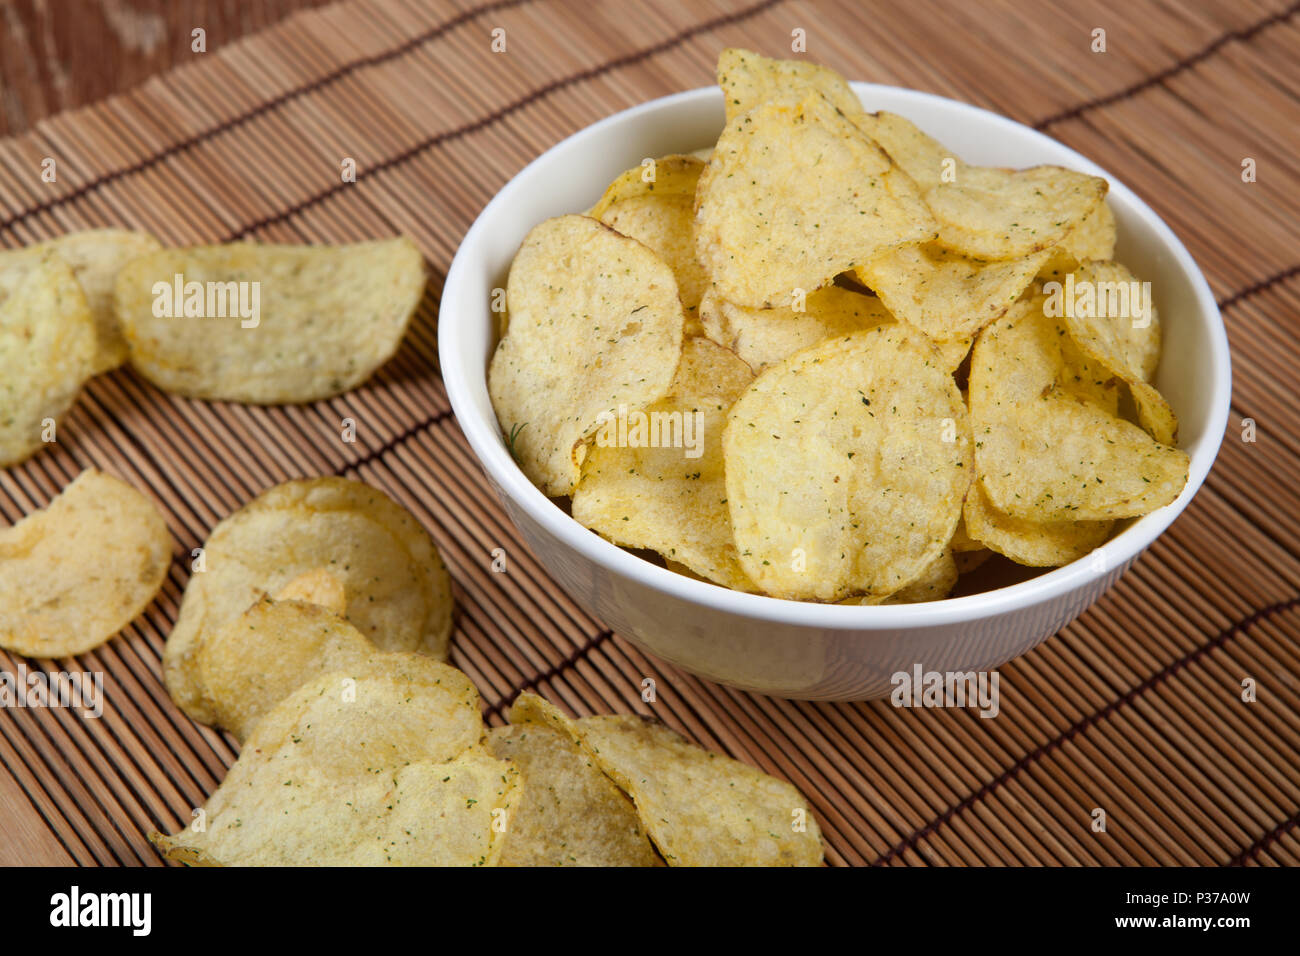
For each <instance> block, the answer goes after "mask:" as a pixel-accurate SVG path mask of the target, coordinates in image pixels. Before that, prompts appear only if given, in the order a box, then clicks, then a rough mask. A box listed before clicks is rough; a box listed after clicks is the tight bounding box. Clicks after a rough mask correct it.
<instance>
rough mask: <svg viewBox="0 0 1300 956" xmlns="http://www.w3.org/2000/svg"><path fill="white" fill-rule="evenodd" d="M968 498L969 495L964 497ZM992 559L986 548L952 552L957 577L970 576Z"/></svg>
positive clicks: (990, 552) (991, 554)
mask: <svg viewBox="0 0 1300 956" xmlns="http://www.w3.org/2000/svg"><path fill="white" fill-rule="evenodd" d="M966 496H967V497H968V498H969V497H970V493H969V492H967V495H966ZM991 557H993V552H992V551H991V550H990V549H988V548H976V549H974V550H973V551H954V552H953V553H952V560H953V563H954V564H955V565H957V575H958V577H960V576H961V575H963V574H970V573H971V572H972V571H974V570H975V569H976V568H978V567H979V566H980V565H981V564H983V563H984V562H985V561H987V560H988V559H989V558H991Z"/></svg>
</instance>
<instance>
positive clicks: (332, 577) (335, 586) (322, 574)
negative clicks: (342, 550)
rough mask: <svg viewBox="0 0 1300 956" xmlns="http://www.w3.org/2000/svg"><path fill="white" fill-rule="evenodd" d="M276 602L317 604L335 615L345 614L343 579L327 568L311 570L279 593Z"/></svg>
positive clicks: (346, 606)
mask: <svg viewBox="0 0 1300 956" xmlns="http://www.w3.org/2000/svg"><path fill="white" fill-rule="evenodd" d="M275 599H276V600H277V601H291V600H292V601H306V602H307V603H308V604H319V605H320V606H321V607H323V608H328V609H329V610H331V611H333V612H334V613H335V614H347V612H348V595H347V587H346V585H344V583H343V579H342V578H341V577H339V576H338V575H337V574H335V573H334V572H333V571H331V570H329V569H328V568H312V569H311V570H310V571H304V572H303V573H302V574H300V575H298V576H297V577H296V578H294V579H293V580H292V581H290V582H289V583H288V584H286V585H285V586H284V587H282V588H280V590H279V591H276V592H275Z"/></svg>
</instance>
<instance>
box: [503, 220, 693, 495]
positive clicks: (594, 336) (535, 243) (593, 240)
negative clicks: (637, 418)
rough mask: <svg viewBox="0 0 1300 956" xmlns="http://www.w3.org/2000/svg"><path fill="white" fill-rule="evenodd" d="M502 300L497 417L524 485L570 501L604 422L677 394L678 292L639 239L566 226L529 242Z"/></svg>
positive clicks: (576, 223) (585, 225)
mask: <svg viewBox="0 0 1300 956" xmlns="http://www.w3.org/2000/svg"><path fill="white" fill-rule="evenodd" d="M506 299H507V303H508V306H509V309H510V324H509V326H508V328H507V330H506V334H505V337H504V338H503V339H502V340H501V343H500V344H499V345H498V346H497V349H496V352H495V353H494V354H493V356H492V364H491V366H490V368H489V370H488V392H489V394H490V395H491V398H492V405H493V407H494V408H495V409H496V413H497V420H498V422H499V423H500V425H501V429H502V431H503V433H504V434H505V436H507V441H508V442H509V445H510V449H511V451H512V453H513V454H514V456H515V459H516V460H517V461H518V462H519V463H520V467H521V468H523V470H524V473H525V474H527V475H528V477H529V478H530V479H532V481H533V482H534V483H535V484H537V485H538V486H539V487H540V488H541V489H542V490H543V491H544V492H545V493H546V494H548V495H551V496H557V495H567V494H571V493H572V492H573V489H574V488H575V487H577V484H578V478H579V475H580V472H581V466H582V460H583V457H584V456H585V454H586V443H587V441H588V440H589V439H590V438H591V437H592V436H593V435H594V434H595V433H596V430H597V429H598V428H599V427H600V422H601V419H602V415H604V414H610V415H615V416H617V415H618V414H619V409H620V408H623V409H624V411H625V412H626V411H627V410H634V409H641V408H644V407H645V406H647V405H649V404H650V403H651V402H653V401H656V400H657V399H659V398H661V397H663V395H664V393H665V392H666V391H667V390H668V386H669V384H670V383H671V382H672V379H673V374H674V373H675V372H676V371H677V363H678V361H679V360H680V359H681V354H682V327H683V324H684V321H685V317H684V315H683V312H682V304H681V300H680V299H679V297H678V292H677V281H676V279H675V278H674V277H673V273H672V270H671V269H670V268H669V267H668V265H667V264H666V263H665V262H664V261H663V260H662V259H660V258H659V257H658V256H657V255H655V254H654V253H653V252H652V251H650V249H649V248H647V247H646V246H644V245H642V244H641V243H639V242H637V241H636V240H635V239H629V238H627V237H626V236H623V235H620V234H619V233H617V232H615V231H614V230H613V229H611V228H610V227H609V226H606V225H605V224H604V223H601V222H599V221H598V220H595V219H591V218H588V217H586V216H561V217H559V218H558V219H548V220H547V221H546V222H544V223H542V224H541V225H539V226H537V227H536V228H534V229H533V230H532V231H531V232H530V233H529V234H528V236H527V237H526V238H525V239H524V242H523V246H522V247H521V248H520V250H519V253H518V254H517V255H516V256H515V260H514V262H513V264H512V265H511V266H510V276H509V279H508V281H507V288H506Z"/></svg>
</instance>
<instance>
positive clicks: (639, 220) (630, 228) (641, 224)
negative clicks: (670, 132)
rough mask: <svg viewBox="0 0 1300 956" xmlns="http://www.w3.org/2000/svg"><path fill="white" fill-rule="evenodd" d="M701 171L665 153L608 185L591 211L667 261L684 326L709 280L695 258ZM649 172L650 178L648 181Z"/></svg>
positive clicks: (689, 159)
mask: <svg viewBox="0 0 1300 956" xmlns="http://www.w3.org/2000/svg"><path fill="white" fill-rule="evenodd" d="M703 169H704V163H703V162H702V161H701V160H699V159H696V158H695V157H694V156H665V157H663V158H661V159H657V160H655V161H654V164H653V165H652V166H649V167H647V166H636V167H634V168H632V169H629V170H628V171H627V172H625V173H623V174H622V175H621V176H619V177H618V178H617V179H615V180H614V181H613V182H612V183H610V185H609V188H608V189H606V190H605V195H604V196H602V197H601V199H600V202H598V203H596V205H595V207H594V208H593V209H592V210H591V215H592V217H594V218H596V219H599V220H600V221H601V222H603V223H605V224H606V225H607V226H610V227H612V228H613V229H615V230H617V231H618V232H620V233H622V234H623V235H625V236H629V237H631V238H633V239H635V240H637V241H638V242H641V243H644V244H645V245H647V246H649V247H650V248H651V249H652V250H653V251H654V252H655V253H656V254H657V255H658V256H659V257H660V258H661V259H663V260H664V261H665V262H666V263H668V265H669V267H670V268H671V269H672V270H673V276H674V277H675V278H676V279H677V292H678V294H679V295H680V296H681V299H682V307H683V308H684V309H685V310H686V322H687V324H688V325H689V324H691V323H692V321H693V320H695V319H696V318H697V316H696V311H697V310H698V309H699V307H700V298H701V296H703V295H704V290H705V288H706V287H707V286H708V284H709V277H708V276H707V275H705V273H704V267H703V266H701V265H700V263H699V260H697V259H696V258H695V186H696V184H697V183H698V182H699V179H700V172H701V171H702V170H703ZM649 175H653V177H654V178H653V179H652V180H650V181H648V182H647V181H646V177H647V176H649Z"/></svg>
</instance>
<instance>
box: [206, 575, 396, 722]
mask: <svg viewBox="0 0 1300 956" xmlns="http://www.w3.org/2000/svg"><path fill="white" fill-rule="evenodd" d="M378 653H380V652H379V649H378V648H376V647H375V645H374V644H373V643H371V641H370V640H369V639H368V638H367V637H366V636H365V635H364V634H362V633H361V632H360V631H358V630H357V629H356V628H355V627H353V626H352V625H351V624H349V623H348V622H347V620H346V619H345V618H344V617H342V616H341V615H340V614H339V613H337V612H335V611H331V610H329V609H328V608H325V607H322V606H321V605H318V604H312V603H309V602H307V601H301V600H296V599H292V598H290V599H275V600H273V599H271V598H269V597H264V598H262V599H261V600H260V601H258V602H257V603H256V604H254V605H253V606H252V607H250V608H249V609H248V610H247V611H245V612H244V613H243V614H240V615H239V616H238V617H235V618H233V619H232V620H230V621H228V622H227V623H226V625H225V626H224V627H221V628H219V629H217V630H216V631H215V632H214V633H212V634H210V635H208V636H206V637H205V638H204V639H203V640H202V641H200V643H199V647H198V652H197V654H196V657H197V667H198V673H199V681H200V686H201V687H202V688H203V695H204V699H205V701H206V702H207V704H208V705H209V707H210V709H211V713H212V721H211V724H212V726H214V727H222V728H224V729H226V730H228V731H230V732H231V733H232V734H233V735H234V736H235V739H236V740H241V741H242V740H247V739H248V735H249V734H250V733H251V732H252V730H253V728H254V727H255V726H256V724H257V722H258V721H259V720H260V719H261V718H262V716H263V715H264V714H266V712H267V711H269V710H271V708H273V707H274V706H275V705H276V704H278V703H279V702H280V701H282V700H284V699H285V698H286V697H288V696H289V695H290V694H291V693H293V692H294V691H295V690H297V689H298V688H299V687H301V686H302V685H303V684H305V683H307V682H308V681H309V680H311V679H312V678H314V677H317V676H319V675H320V674H325V673H328V672H330V671H333V670H339V669H342V668H347V667H354V666H356V665H358V664H361V663H362V662H364V661H366V660H368V659H370V658H371V657H373V656H374V655H376V654H378Z"/></svg>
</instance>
